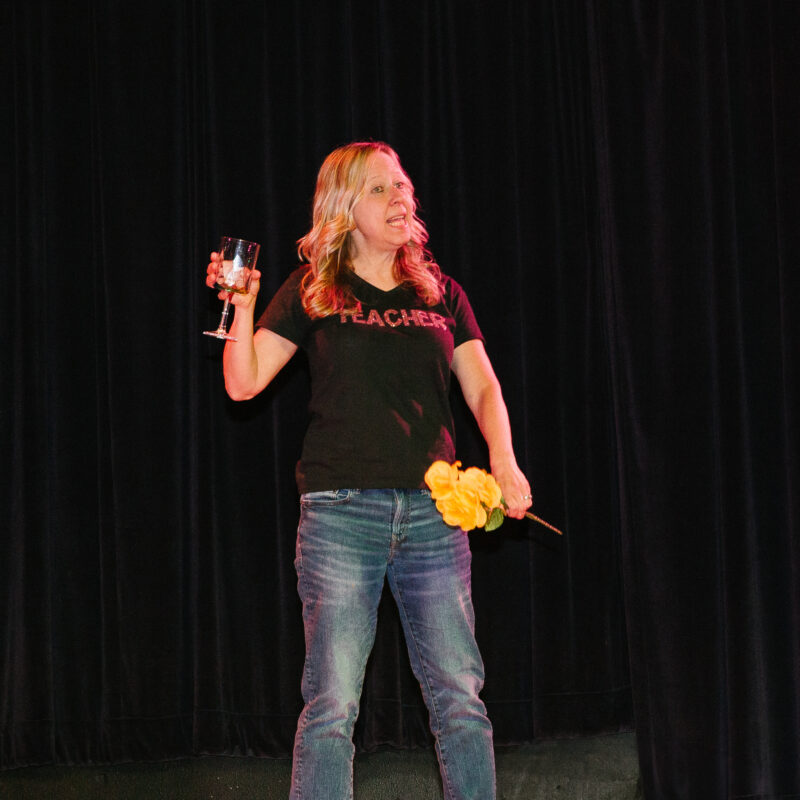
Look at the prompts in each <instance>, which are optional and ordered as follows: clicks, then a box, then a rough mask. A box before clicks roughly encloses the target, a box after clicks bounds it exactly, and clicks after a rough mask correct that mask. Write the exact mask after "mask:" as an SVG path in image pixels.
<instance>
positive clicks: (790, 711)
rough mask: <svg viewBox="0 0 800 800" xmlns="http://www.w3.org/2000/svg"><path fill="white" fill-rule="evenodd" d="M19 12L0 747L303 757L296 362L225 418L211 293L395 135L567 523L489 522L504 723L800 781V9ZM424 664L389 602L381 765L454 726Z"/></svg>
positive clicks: (686, 788) (300, 394)
mask: <svg viewBox="0 0 800 800" xmlns="http://www.w3.org/2000/svg"><path fill="white" fill-rule="evenodd" d="M401 6H402V7H401ZM0 13H2V25H3V28H2V40H3V47H2V48H0V53H1V55H0V59H2V62H0V64H1V65H2V76H3V96H4V99H5V102H4V103H3V104H2V107H3V115H4V124H3V127H2V132H1V133H0V135H2V137H3V147H2V159H3V162H2V181H3V183H2V186H3V191H2V193H0V196H1V197H2V200H1V201H0V202H1V203H2V205H1V206H0V208H1V209H2V219H3V234H4V237H3V245H4V251H5V255H6V257H5V259H4V261H3V266H4V271H5V280H4V287H5V291H4V303H3V310H2V312H1V313H0V325H1V326H2V337H3V339H2V348H0V359H2V361H1V362H0V363H2V393H1V394H0V397H2V408H1V409H0V410H1V411H2V414H1V416H0V436H2V439H1V440H0V447H1V448H2V453H3V455H4V459H3V460H4V463H5V464H6V469H5V470H4V471H3V475H4V477H3V479H2V481H1V482H0V490H1V491H2V495H0V497H1V498H2V500H1V502H2V508H1V509H0V512H1V513H2V520H3V525H4V530H3V534H2V538H1V539H0V591H1V592H2V594H1V597H2V601H1V602H0V620H1V621H2V626H1V627H0V633H1V634H2V636H1V637H0V766H2V767H5V768H10V767H16V766H22V765H31V764H48V763H76V764H86V763H107V762H120V761H127V760H145V759H147V760H150V759H168V758H175V757H180V756H185V755H191V754H201V753H230V754H256V755H268V756H278V755H285V754H287V753H289V751H290V748H291V741H292V735H293V731H294V726H295V721H296V717H297V714H298V712H299V710H300V706H301V701H300V695H299V683H300V672H301V664H302V656H303V642H302V629H301V619H300V608H299V603H298V601H297V598H296V591H295V575H294V569H293V563H292V561H293V557H294V536H295V527H296V521H297V496H296V490H295V487H294V480H293V468H294V463H295V460H296V458H297V456H298V453H299V448H300V443H301V439H302V435H303V430H304V425H305V411H304V406H305V402H306V398H307V392H308V387H307V376H306V372H305V367H304V364H303V362H302V359H301V358H298V359H297V360H296V361H295V362H294V363H292V364H291V365H290V366H289V367H288V368H287V369H286V371H285V373H284V374H282V375H281V376H280V377H279V379H278V380H277V381H276V383H275V385H274V386H273V387H271V388H270V389H269V390H268V391H266V392H265V393H264V394H263V395H262V396H260V397H258V398H257V399H255V400H253V401H250V402H248V403H244V404H239V405H237V404H234V403H232V402H230V401H229V400H228V399H226V396H225V394H224V390H223V385H222V378H221V363H220V354H221V345H220V343H219V342H217V341H214V340H210V339H208V338H206V337H203V336H202V335H201V331H202V330H203V329H204V328H208V327H209V326H213V325H214V324H216V320H217V318H218V314H219V310H220V303H219V302H218V301H217V300H216V297H215V296H214V293H212V292H211V291H210V290H208V289H206V288H205V286H204V283H203V275H204V271H205V264H206V261H207V254H208V252H209V251H210V250H211V249H212V248H213V247H214V246H215V245H216V243H217V241H218V237H219V236H220V235H221V234H223V233H225V234H230V235H234V236H241V237H245V238H252V239H255V240H257V241H260V242H262V244H263V247H262V254H261V266H262V269H263V271H264V280H263V289H262V297H261V298H260V302H261V304H262V306H263V303H264V302H266V300H267V298H268V297H269V296H270V295H271V294H272V293H273V292H274V290H275V289H276V288H277V287H278V285H279V284H280V283H281V281H282V280H283V279H284V277H285V276H286V275H287V274H288V273H289V271H290V270H291V269H292V267H293V266H294V264H295V263H296V256H295V253H294V242H295V240H296V239H297V238H298V237H299V236H301V235H302V234H303V233H304V232H305V230H306V227H307V225H308V221H309V201H310V198H311V194H312V190H313V183H314V179H315V175H316V170H317V168H318V166H319V163H320V162H321V160H322V158H323V157H324V155H325V154H326V153H327V152H328V151H330V150H331V149H332V148H333V147H335V146H337V145H339V144H341V143H344V142H346V141H349V140H352V139H357V138H379V139H385V140H387V141H389V142H390V143H391V144H392V145H393V146H394V147H395V148H396V149H397V150H398V152H399V153H400V155H401V158H402V159H403V162H404V164H405V166H406V167H407V169H408V170H409V172H410V174H411V176H412V177H413V179H414V180H415V182H416V185H417V189H418V194H419V196H420V198H421V201H422V206H423V209H422V214H423V217H424V219H425V220H426V222H427V224H428V227H429V230H430V232H431V245H432V249H433V251H434V253H435V255H436V256H437V258H438V260H439V261H440V263H441V264H442V265H443V267H444V269H445V271H447V272H448V273H450V274H451V275H453V276H454V277H455V278H456V279H457V280H458V281H459V282H461V283H462V284H463V285H464V286H465V288H466V289H467V291H468V292H469V294H470V296H471V298H472V301H473V305H474V307H475V310H476V313H477V316H478V318H479V320H480V322H481V324H482V327H483V330H484V332H485V335H486V339H487V345H488V350H489V353H490V356H491V358H492V359H493V362H494V364H495V367H496V370H497V372H498V374H499V377H500V379H501V381H502V384H503V386H504V390H505V395H506V399H507V402H508V406H509V410H510V414H511V418H512V423H513V427H514V431H515V436H516V445H517V449H518V455H519V458H520V461H521V463H522V465H523V467H524V469H525V470H526V472H527V474H528V475H529V476H530V478H531V481H532V483H533V486H534V492H535V498H536V502H535V509H536V510H538V512H539V513H540V514H541V515H542V516H544V517H545V518H547V519H550V520H551V521H552V522H554V523H556V524H558V525H559V526H560V527H563V528H564V530H565V534H564V536H563V537H558V536H556V535H555V534H553V533H551V532H549V531H547V530H546V529H544V528H542V527H539V526H536V525H534V524H533V523H527V522H526V523H517V522H513V521H509V522H507V523H506V524H505V525H504V526H503V528H502V529H501V530H500V532H499V533H497V534H492V535H486V534H482V533H481V534H472V536H471V540H472V544H473V548H474V594H475V602H476V607H477V614H478V619H477V626H478V636H479V639H480V643H481V646H482V649H483V652H484V655H485V660H486V667H487V673H488V678H487V682H486V688H485V692H484V697H485V700H486V703H487V705H488V708H489V712H490V715H491V717H492V719H493V721H494V725H495V729H496V737H497V741H498V743H501V744H502V743H513V742H520V741H529V740H531V739H534V738H537V737H553V736H585V735H591V734H596V733H600V732H609V731H617V730H625V729H630V728H631V727H633V726H635V728H636V730H637V734H638V741H639V748H640V756H641V766H642V774H643V779H644V788H645V792H646V796H647V797H648V798H649V799H650V800H659V799H660V798H680V799H681V800H700V799H702V800H706V799H707V798H743V797H759V798H777V797H783V798H786V797H796V796H800V776H799V775H798V764H800V752H798V748H799V747H800V745H799V744H798V742H800V692H798V688H799V686H798V683H799V682H800V678H799V677H798V663H800V658H799V656H798V650H799V649H800V644H799V642H798V630H799V629H800V625H799V624H798V623H799V622H800V619H799V618H800V584H799V581H800V578H799V576H798V570H800V555H799V554H798V522H800V516H799V515H800V512H799V511H798V497H800V491H799V490H798V405H800V393H799V392H798V382H797V381H798V377H797V366H796V355H797V352H798V345H799V344H800V342H798V324H797V310H796V307H797V304H798V300H800V291H799V287H798V270H797V267H798V265H797V255H796V254H797V252H798V245H800V241H798V240H799V239H800V235H799V234H798V230H799V228H798V224H797V211H798V199H800V198H799V197H798V193H799V191H800V181H798V178H799V177H800V157H799V156H798V144H797V140H798V121H799V119H800V114H799V113H798V111H799V108H798V104H799V100H798V97H799V95H798V91H797V76H798V74H800V59H799V58H798V42H800V24H798V18H799V16H800V7H799V6H798V4H797V3H796V2H758V3H755V2H744V1H742V2H736V1H735V0H731V1H730V2H724V1H723V0H709V1H708V2H699V3H692V4H674V3H670V2H666V0H662V1H660V2H659V1H656V2H650V0H641V1H640V2H636V1H635V0H627V1H625V2H623V1H622V0H620V2H608V3H601V2H597V0H595V1H594V2H593V1H592V0H585V2H578V1H577V0H558V2H556V1H555V0H552V1H547V2H546V1H545V0H541V1H539V2H504V1H502V0H496V1H495V2H492V3H478V2H467V1H464V0H459V1H457V0H437V1H436V2H433V1H431V2H420V3H405V4H397V3H389V2H383V1H382V0H376V2H371V3H359V2H344V1H343V0H341V1H339V2H328V3H311V2H285V3H272V2H259V1H258V0H239V2H232V1H231V0H225V2H222V0H219V1H217V0H205V1H203V0H198V1H197V2H190V0H186V1H185V2H177V1H175V2H163V1H161V0H160V1H159V2H157V3H156V2H134V3H132V2H122V1H121V0H107V1H106V2H101V0H94V1H92V0H83V2H78V1H77V0H76V2H70V3H62V2H55V0H54V1H53V2H46V0H14V1H13V2H11V3H9V4H4V5H3V10H2V12H0ZM454 403H455V407H456V416H457V424H458V429H459V437H460V439H459V457H460V458H461V460H462V461H463V462H464V463H465V464H479V465H485V464H486V454H485V452H484V450H483V447H482V445H481V443H480V440H479V437H478V436H477V435H476V432H475V428H474V426H473V425H472V423H471V422H470V420H469V419H468V415H467V414H465V412H464V407H463V404H462V401H461V399H460V397H459V396H458V395H457V394H454ZM406 664H407V657H406V654H405V647H404V644H403V642H402V636H401V634H400V629H399V624H398V620H397V616H396V614H395V612H394V609H393V606H392V605H391V603H384V604H383V605H382V609H381V619H380V625H379V633H378V640H377V643H376V647H375V652H374V655H373V658H372V660H371V662H370V665H369V670H368V676H367V681H366V686H365V691H364V700H363V705H362V713H361V717H360V719H359V722H358V728H357V737H356V738H357V744H358V747H359V748H361V749H373V748H375V747H378V746H381V745H386V744H388V745H393V746H397V747H415V746H426V745H428V744H429V741H430V740H429V734H428V731H427V724H426V714H425V711H424V708H423V706H422V702H421V699H420V694H419V690H418V687H416V686H415V684H414V681H413V678H412V676H411V674H410V670H409V668H408V667H407V665H406Z"/></svg>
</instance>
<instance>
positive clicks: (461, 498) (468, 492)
mask: <svg viewBox="0 0 800 800" xmlns="http://www.w3.org/2000/svg"><path fill="white" fill-rule="evenodd" d="M436 508H437V509H439V512H440V513H441V515H442V518H443V519H444V521H445V522H446V523H447V524H448V525H455V526H456V527H458V528H461V530H464V531H471V530H472V529H473V528H482V527H483V526H484V525H485V524H486V509H485V508H484V507H483V505H482V504H481V502H480V498H479V497H478V495H477V494H476V493H475V492H474V491H473V490H472V489H471V488H470V487H469V486H468V485H465V486H462V485H461V481H459V483H458V484H457V486H456V488H455V489H454V490H453V491H451V492H450V493H449V494H447V495H446V496H445V497H442V498H441V499H439V500H437V501H436Z"/></svg>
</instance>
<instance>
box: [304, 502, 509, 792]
mask: <svg viewBox="0 0 800 800" xmlns="http://www.w3.org/2000/svg"><path fill="white" fill-rule="evenodd" d="M470 562H471V555H470V551H469V541H468V538H467V537H466V536H465V535H464V534H463V533H461V531H458V530H455V529H453V528H451V527H449V526H447V525H446V524H445V523H444V522H443V521H442V518H441V515H440V514H439V512H438V511H437V510H436V506H435V504H434V503H433V501H432V500H431V497H430V493H429V492H427V491H426V490H421V489H414V490H410V489H409V490H396V489H369V490H357V489H339V490H334V491H329V492H311V493H308V494H304V495H303V496H302V497H301V515H300V524H299V528H298V536H297V557H296V560H295V566H296V569H297V575H298V590H299V593H300V598H301V600H302V601H303V621H304V625H305V640H306V661H305V667H304V670H303V681H302V692H303V698H304V700H305V707H304V708H303V712H302V714H301V715H300V720H299V722H298V727H297V734H296V736H295V746H294V764H293V771H292V790H291V795H290V798H291V800H350V799H351V798H352V797H353V754H354V747H353V742H352V737H353V728H354V726H355V721H356V717H357V716H358V708H359V700H360V697H361V689H362V686H363V681H364V670H365V668H366V663H367V658H368V656H369V653H370V651H371V649H372V645H373V642H374V640H375V626H376V623H377V609H378V602H379V600H380V597H381V592H382V589H383V583H384V579H385V578H386V579H388V581H389V586H390V588H391V591H392V594H393V595H394V598H395V601H396V602H397V606H398V608H399V611H400V618H401V620H402V624H403V629H404V631H405V637H406V644H407V647H408V653H409V656H410V659H411V666H412V668H413V670H414V674H415V675H416V677H417V679H418V680H419V682H420V686H421V688H422V693H423V696H424V699H425V703H426V705H427V708H428V712H429V718H430V726H431V730H432V732H433V734H434V736H435V739H436V752H437V756H438V759H439V767H440V771H441V775H442V783H443V786H444V796H445V798H446V800H468V799H469V800H493V798H494V797H495V775H494V753H493V747H492V728H491V724H490V723H489V720H488V718H487V716H486V709H485V707H484V705H483V702H482V701H481V700H480V698H479V697H478V693H479V692H480V690H481V688H482V686H483V678H484V672H483V661H482V659H481V656H480V653H479V652H478V647H477V645H476V643H475V636H474V628H475V617H474V613H473V607H472V598H471V591H470Z"/></svg>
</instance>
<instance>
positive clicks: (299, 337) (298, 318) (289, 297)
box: [256, 267, 311, 345]
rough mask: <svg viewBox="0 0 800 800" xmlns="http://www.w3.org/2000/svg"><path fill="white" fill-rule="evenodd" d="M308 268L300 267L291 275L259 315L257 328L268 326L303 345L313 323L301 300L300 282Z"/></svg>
mask: <svg viewBox="0 0 800 800" xmlns="http://www.w3.org/2000/svg"><path fill="white" fill-rule="evenodd" d="M306 270H307V267H298V268H297V269H296V270H295V271H294V272H292V274H291V275H289V277H288V278H287V279H286V280H285V281H284V282H283V284H282V285H281V287H280V288H279V289H278V291H277V292H275V295H274V296H273V298H272V300H270V301H269V304H268V305H267V307H266V309H265V310H264V313H263V314H262V315H261V316H260V317H259V319H258V322H257V323H256V328H266V329H267V330H270V331H272V332H273V333H277V334H278V335H279V336H282V337H283V338H284V339H288V340H289V341H290V342H293V343H294V344H296V345H302V343H303V340H304V339H305V336H306V333H307V331H308V328H309V326H310V325H311V319H310V318H309V316H308V314H306V312H305V310H304V309H303V304H302V301H301V300H300V283H301V282H302V280H303V275H304V274H305V272H306Z"/></svg>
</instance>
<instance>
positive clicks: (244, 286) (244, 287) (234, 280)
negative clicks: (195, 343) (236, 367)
mask: <svg viewBox="0 0 800 800" xmlns="http://www.w3.org/2000/svg"><path fill="white" fill-rule="evenodd" d="M260 249H261V245H259V244H256V243H255V242H248V241H246V240H244V239H235V238H234V237H233V236H223V237H222V240H221V241H220V243H219V254H220V255H221V256H222V266H221V267H220V270H219V272H218V273H217V286H218V287H219V288H220V289H225V291H227V292H228V293H229V294H228V296H227V297H226V298H225V305H224V306H223V307H222V316H221V317H220V320H219V325H218V326H217V329H216V330H215V331H203V333H204V334H205V335H206V336H214V337H215V338H217V339H228V340H230V341H232V342H235V341H237V340H236V337H235V336H231V335H230V334H229V333H228V330H227V328H228V312H229V311H230V308H231V299H230V296H231V293H236V294H247V292H248V291H249V289H250V274H251V272H252V270H253V269H255V266H256V261H257V260H258V251H259V250H260Z"/></svg>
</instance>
